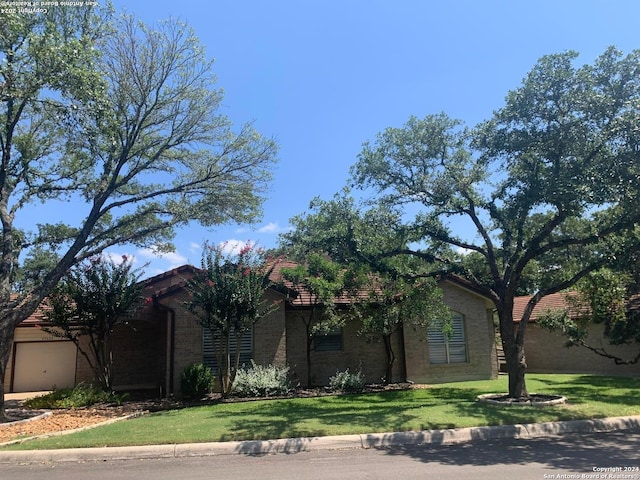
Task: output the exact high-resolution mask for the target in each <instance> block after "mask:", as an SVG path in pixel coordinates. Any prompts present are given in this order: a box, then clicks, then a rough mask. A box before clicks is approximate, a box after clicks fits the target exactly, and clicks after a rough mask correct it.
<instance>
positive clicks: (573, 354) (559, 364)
mask: <svg viewBox="0 0 640 480" xmlns="http://www.w3.org/2000/svg"><path fill="white" fill-rule="evenodd" d="M575 295H577V294H576V292H560V293H554V294H551V295H547V296H545V297H542V299H541V300H540V302H539V303H538V304H537V305H536V306H535V308H534V309H533V312H532V314H531V319H530V321H529V324H528V325H527V333H526V336H525V355H526V359H527V371H528V372H532V373H588V374H598V375H638V374H640V363H638V364H636V365H616V364H615V363H614V361H613V360H611V359H609V358H605V357H602V356H599V355H597V354H595V353H593V352H592V351H590V350H588V349H587V348H585V347H582V346H574V347H570V348H567V347H565V342H566V338H565V337H564V336H563V335H562V334H561V333H560V332H550V331H548V330H546V329H544V328H542V327H540V325H539V324H537V322H536V320H537V319H539V318H540V317H541V316H542V315H543V314H545V313H546V312H548V311H549V310H556V309H563V310H564V309H569V314H570V315H571V316H572V318H576V319H577V318H580V315H581V313H583V312H580V311H578V310H576V309H575V308H574V307H572V306H571V304H570V302H568V301H567V298H568V297H571V296H575ZM530 299H531V297H530V296H524V297H516V298H515V302H514V307H513V318H514V321H516V322H517V321H519V320H517V319H520V318H522V314H523V313H524V309H525V307H526V305H527V303H528V302H529V300H530ZM630 307H631V308H636V309H637V308H640V297H639V298H637V299H636V301H635V303H633V302H631V303H630ZM603 331H604V327H603V325H592V326H590V327H589V334H588V339H587V340H588V342H589V343H590V344H591V345H592V346H594V347H597V348H600V347H604V348H605V349H606V350H607V351H609V352H611V353H613V354H615V355H617V356H619V357H621V358H628V359H632V358H634V357H635V356H636V355H637V354H638V351H639V350H640V346H639V345H638V344H630V345H610V344H609V343H608V341H607V339H606V338H604V337H603Z"/></svg>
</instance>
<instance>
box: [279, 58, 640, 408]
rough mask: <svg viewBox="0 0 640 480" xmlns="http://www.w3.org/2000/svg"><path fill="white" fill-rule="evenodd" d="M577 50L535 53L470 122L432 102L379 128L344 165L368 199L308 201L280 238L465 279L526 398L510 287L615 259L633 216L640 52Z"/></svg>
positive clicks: (541, 284)
mask: <svg viewBox="0 0 640 480" xmlns="http://www.w3.org/2000/svg"><path fill="white" fill-rule="evenodd" d="M576 57H577V54H576V53H575V52H566V53H561V54H556V55H548V56H545V57H543V58H541V59H540V60H539V61H538V62H537V64H536V65H535V66H534V67H533V69H532V70H531V72H529V74H528V75H527V76H526V77H525V78H524V80H523V82H522V85H521V86H520V87H519V88H517V89H515V90H513V91H511V92H509V93H508V95H507V97H506V103H505V105H504V106H503V107H502V108H500V109H498V110H496V111H495V113H494V115H493V116H492V118H491V119H489V120H488V121H486V122H483V123H481V124H479V125H477V126H476V127H475V128H473V129H467V128H465V127H464V125H463V124H462V122H460V121H459V120H456V119H452V118H450V117H448V116H447V115H446V114H442V113H441V114H436V115H428V116H426V117H424V118H422V119H419V118H416V117H410V118H409V120H408V121H407V122H406V123H405V125H403V126H401V127H399V128H387V129H386V130H384V131H383V132H381V133H380V134H378V135H377V137H376V138H375V140H374V141H372V142H365V143H364V145H363V149H362V151H361V153H360V155H359V156H358V161H357V162H356V164H355V165H354V166H353V167H352V170H351V173H352V181H351V183H352V184H353V186H354V187H355V188H358V189H360V190H362V191H364V192H366V193H367V194H368V195H369V200H368V203H365V204H364V206H363V207H356V206H355V204H354V202H353V200H352V199H349V198H348V195H347V194H345V193H343V195H342V196H338V197H336V198H335V199H334V200H333V201H329V202H323V201H319V202H316V203H315V204H314V205H312V211H311V213H310V214H308V215H305V216H301V217H296V218H295V219H294V221H293V222H292V225H293V226H294V227H295V229H296V231H294V232H292V233H291V234H287V236H286V237H285V238H286V239H287V240H288V241H289V242H291V243H293V242H302V243H303V244H304V243H305V242H306V240H305V239H307V238H310V239H312V240H311V242H312V243H319V242H317V241H316V240H315V239H316V238H320V239H321V245H323V246H325V248H326V249H327V250H326V251H328V252H329V253H330V254H332V255H333V252H334V251H338V252H344V251H348V252H349V254H350V258H358V259H361V260H364V261H366V262H367V263H369V264H370V265H374V266H375V269H376V270H377V271H385V269H388V268H389V265H388V262H387V260H388V259H389V258H391V257H394V256H404V255H410V256H412V257H414V258H417V259H421V260H423V261H424V263H423V265H421V266H420V267H419V268H420V269H421V270H418V272H416V274H417V275H420V276H427V275H431V276H436V275H439V274H442V273H458V274H463V275H466V276H468V278H470V279H471V280H475V281H476V283H477V284H478V287H479V288H480V289H481V291H483V292H484V293H485V295H486V296H487V298H490V299H492V301H493V302H494V305H495V307H496V312H497V316H498V318H499V321H500V331H501V332H500V333H501V337H502V341H503V342H504V346H505V356H506V360H507V369H508V371H509V376H510V379H511V382H510V387H509V394H510V395H511V396H513V397H522V396H526V395H527V391H526V386H525V381H524V375H525V370H526V357H525V354H524V349H523V345H524V343H525V342H524V336H525V334H526V324H527V320H528V318H526V317H525V318H523V319H521V322H520V323H519V326H518V328H517V329H516V327H514V322H513V309H512V308H511V307H512V305H513V298H514V297H515V296H516V295H518V294H521V293H524V292H525V291H533V292H535V295H534V297H533V299H532V304H531V305H530V306H533V303H535V302H537V301H538V300H539V299H540V298H542V297H543V296H544V295H547V294H551V293H556V292H559V291H562V290H564V289H566V288H569V287H571V286H572V285H573V284H575V283H576V282H578V281H579V280H580V279H581V278H583V277H585V276H586V275H588V274H589V273H590V272H592V271H595V270H597V269H598V268H600V267H601V266H603V265H606V264H608V263H611V262H613V261H614V260H615V259H616V258H620V257H621V256H624V255H625V252H626V251H627V250H625V248H624V247H625V246H626V242H624V241H618V239H619V238H624V237H625V236H627V235H629V234H630V233H631V232H633V230H634V229H635V228H636V225H637V224H638V222H639V221H640V195H638V189H637V179H638V178H639V176H640V163H639V162H638V161H637V160H638V155H637V152H638V145H640V131H639V130H638V128H637V124H638V119H639V118H640V50H636V51H633V52H631V53H630V54H628V55H626V56H624V55H623V54H622V53H621V52H619V51H617V50H616V49H615V48H609V49H607V50H606V51H605V52H604V53H603V54H602V55H601V56H600V57H598V58H597V59H596V60H595V62H594V63H593V64H592V65H584V66H581V67H576V66H575V65H574V63H575V60H576ZM339 212H344V213H345V214H344V215H342V216H341V215H339V214H338V213H339ZM385 217H386V218H388V219H393V220H392V221H390V222H388V225H389V226H387V227H385V226H384V224H383V222H376V221H375V220H376V219H381V218H385ZM367 218H369V219H373V221H370V222H367ZM454 222H455V223H454ZM368 223H371V224H372V225H376V227H377V230H374V229H368V228H367V224H368ZM454 224H455V226H456V229H455V231H454V230H453V229H452V228H451V226H452V225H454ZM385 238H386V239H387V240H386V241H385V240H384V239H385ZM636 245H637V243H636ZM459 252H465V253H471V254H473V257H467V258H466V259H465V258H464V256H462V255H461V254H460V253H459ZM529 311H530V310H528V311H527V312H529Z"/></svg>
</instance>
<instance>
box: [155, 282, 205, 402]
mask: <svg viewBox="0 0 640 480" xmlns="http://www.w3.org/2000/svg"><path fill="white" fill-rule="evenodd" d="M187 300H188V293H187V292H186V291H181V292H179V293H177V294H176V295H173V296H171V297H169V298H167V299H163V300H162V301H161V302H160V303H162V304H163V305H165V306H167V307H169V308H171V309H173V311H174V312H175V326H174V352H173V392H174V393H176V394H180V378H181V375H182V372H183V370H184V369H185V367H187V366H189V365H191V364H193V363H201V362H202V327H201V326H200V325H199V324H198V322H197V320H196V318H195V317H194V316H193V315H192V314H191V313H190V312H189V311H188V310H187V309H186V307H185V302H186V301H187Z"/></svg>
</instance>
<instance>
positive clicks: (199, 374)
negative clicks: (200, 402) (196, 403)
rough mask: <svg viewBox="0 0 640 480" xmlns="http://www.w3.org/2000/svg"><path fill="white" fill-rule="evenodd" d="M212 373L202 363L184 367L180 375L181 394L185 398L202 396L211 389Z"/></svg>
mask: <svg viewBox="0 0 640 480" xmlns="http://www.w3.org/2000/svg"><path fill="white" fill-rule="evenodd" d="M213 382H214V379H213V373H211V369H210V368H209V367H207V366H206V365H203V364H202V363H194V364H192V365H189V366H187V367H185V369H184V370H183V371H182V376H181V377H180V387H181V389H182V395H184V396H185V397H187V398H202V397H204V396H205V395H208V394H209V393H211V390H213Z"/></svg>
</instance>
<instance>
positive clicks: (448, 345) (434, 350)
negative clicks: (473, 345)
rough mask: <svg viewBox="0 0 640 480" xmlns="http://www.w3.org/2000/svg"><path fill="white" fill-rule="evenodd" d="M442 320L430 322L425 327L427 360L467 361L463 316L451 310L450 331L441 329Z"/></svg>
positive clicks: (434, 362) (444, 362) (442, 362)
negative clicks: (447, 332)
mask: <svg viewBox="0 0 640 480" xmlns="http://www.w3.org/2000/svg"><path fill="white" fill-rule="evenodd" d="M443 324H444V322H442V321H436V322H432V323H431V325H429V328H428V329H427V339H428V344H429V362H430V363H432V364H448V363H467V340H466V336H465V333H464V317H463V316H462V315H461V314H460V313H457V312H453V318H452V319H451V326H452V332H451V334H450V335H449V334H446V333H444V332H443V331H442V327H443Z"/></svg>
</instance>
